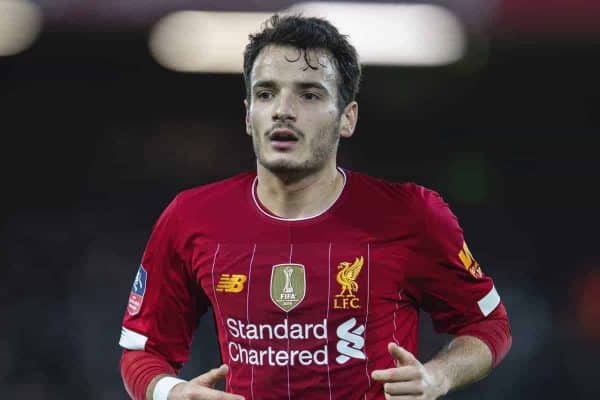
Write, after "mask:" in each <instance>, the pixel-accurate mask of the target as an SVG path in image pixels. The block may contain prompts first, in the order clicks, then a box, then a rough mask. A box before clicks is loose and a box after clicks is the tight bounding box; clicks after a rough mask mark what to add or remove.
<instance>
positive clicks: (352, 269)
mask: <svg viewBox="0 0 600 400" xmlns="http://www.w3.org/2000/svg"><path fill="white" fill-rule="evenodd" d="M363 264H364V259H363V257H362V256H361V257H356V259H355V260H354V262H353V263H349V262H346V261H343V262H341V263H340V264H339V265H338V269H339V271H338V273H337V276H336V280H337V283H339V284H340V286H341V287H342V290H341V291H340V293H339V294H337V295H336V297H342V296H347V297H355V295H354V293H356V292H358V283H356V278H358V274H359V273H360V270H361V269H362V266H363Z"/></svg>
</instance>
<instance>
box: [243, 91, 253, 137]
mask: <svg viewBox="0 0 600 400" xmlns="http://www.w3.org/2000/svg"><path fill="white" fill-rule="evenodd" d="M244 107H246V134H247V135H248V136H252V129H250V105H249V104H248V99H244Z"/></svg>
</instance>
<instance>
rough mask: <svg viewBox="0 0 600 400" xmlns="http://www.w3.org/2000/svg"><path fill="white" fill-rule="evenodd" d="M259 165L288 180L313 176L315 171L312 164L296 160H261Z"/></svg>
mask: <svg viewBox="0 0 600 400" xmlns="http://www.w3.org/2000/svg"><path fill="white" fill-rule="evenodd" d="M259 163H260V165H261V166H262V167H264V168H265V169H267V170H269V172H271V173H273V174H275V175H279V176H281V177H287V178H300V177H303V176H306V175H309V174H311V173H312V172H314V170H315V168H314V167H313V166H311V165H310V163H307V162H298V161H294V160H282V159H279V160H259Z"/></svg>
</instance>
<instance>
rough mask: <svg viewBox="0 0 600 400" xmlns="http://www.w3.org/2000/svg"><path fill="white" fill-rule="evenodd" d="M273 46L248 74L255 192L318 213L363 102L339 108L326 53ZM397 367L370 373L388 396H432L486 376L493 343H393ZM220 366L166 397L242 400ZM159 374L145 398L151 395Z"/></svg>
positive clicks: (277, 206) (286, 211)
mask: <svg viewBox="0 0 600 400" xmlns="http://www.w3.org/2000/svg"><path fill="white" fill-rule="evenodd" d="M307 57H308V59H309V61H310V64H311V65H312V66H316V68H311V67H310V66H308V65H307V63H306V61H305V57H304V53H303V52H302V51H300V50H298V49H296V48H293V47H284V46H268V47H266V48H264V49H263V50H262V51H261V52H260V54H259V55H258V57H257V58H256V60H255V62H254V66H253V70H252V74H251V96H250V98H249V99H246V100H245V101H244V104H245V106H246V133H247V134H248V135H250V136H251V137H252V143H253V147H254V152H255V154H256V160H257V175H258V186H257V196H258V198H259V200H260V201H261V203H262V204H263V205H264V206H265V207H266V208H267V209H268V210H270V211H271V212H272V213H274V214H275V215H277V216H280V217H282V218H307V217H310V216H314V215H318V214H320V213H322V212H324V211H325V210H327V208H329V206H331V204H332V203H333V202H335V200H336V199H337V198H338V196H339V194H340V193H341V191H342V189H343V184H344V182H343V177H342V175H341V174H340V173H339V171H338V170H337V167H336V163H337V148H338V144H339V140H340V138H342V137H345V138H349V137H350V136H352V134H353V133H354V129H355V127H356V122H357V120H358V104H357V103H356V102H355V101H353V102H351V103H349V104H348V105H347V106H345V107H344V109H343V110H340V109H339V108H338V105H337V104H338V103H337V100H338V98H337V96H338V92H337V85H338V79H339V74H338V71H337V69H336V66H335V63H334V62H333V60H332V58H331V56H330V55H329V54H328V52H327V51H324V50H308V54H307ZM277 128H286V129H289V130H291V131H293V132H294V133H295V136H296V137H297V138H298V141H297V142H295V144H294V145H293V146H291V147H289V148H279V147H277V146H275V145H274V144H273V143H272V142H271V140H270V138H269V135H270V134H271V133H272V132H273V130H274V129H277ZM388 350H389V352H390V355H391V356H392V357H393V359H394V360H395V361H396V367H394V368H390V369H386V370H376V371H373V372H372V377H373V379H374V380H376V381H379V382H382V383H384V393H385V397H386V399H388V400H390V399H393V400H409V399H410V400H417V399H418V400H433V399H437V398H439V397H440V396H443V395H445V394H446V393H448V392H449V391H450V390H452V389H454V388H457V387H460V386H463V385H466V384H468V383H471V382H474V381H476V380H479V379H482V378H483V377H484V376H485V375H487V374H488V373H489V371H490V370H491V367H492V355H491V352H490V350H489V348H488V347H487V346H486V345H485V344H484V343H483V342H482V341H480V340H479V339H477V338H474V337H470V336H459V337H456V338H455V339H454V340H453V341H452V342H451V343H450V344H449V345H448V346H447V347H446V348H444V349H443V350H442V351H440V353H438V354H437V355H436V356H435V357H434V358H433V359H432V360H430V361H429V362H427V363H425V364H422V363H421V362H419V360H417V359H416V358H415V357H414V356H413V355H412V354H411V353H409V352H408V351H406V350H405V349H403V348H401V347H399V346H398V345H396V344H394V343H390V344H389V345H388ZM227 372H228V367H227V365H222V366H220V367H219V368H217V369H213V370H211V371H209V372H207V373H205V374H202V375H200V376H198V377H196V378H194V379H192V380H190V381H189V382H185V383H179V384H177V385H176V386H174V387H173V389H172V390H171V392H170V393H169V397H168V398H169V400H216V399H222V400H238V399H243V397H242V396H239V395H234V394H231V393H225V392H222V391H218V390H215V389H214V385H215V384H216V383H217V382H218V381H219V380H221V379H224V378H225V377H226V376H227ZM163 376H166V375H159V376H157V377H155V378H154V379H153V380H152V381H151V382H150V384H149V385H148V389H147V393H146V398H147V399H148V400H151V399H152V393H153V391H154V386H155V385H156V382H157V381H158V380H159V379H160V378H162V377H163Z"/></svg>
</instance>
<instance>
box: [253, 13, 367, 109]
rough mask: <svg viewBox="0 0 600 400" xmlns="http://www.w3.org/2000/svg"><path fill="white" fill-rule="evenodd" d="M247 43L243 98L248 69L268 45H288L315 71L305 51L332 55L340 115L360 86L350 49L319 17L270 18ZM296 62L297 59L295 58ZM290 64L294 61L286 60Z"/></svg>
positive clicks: (355, 55)
mask: <svg viewBox="0 0 600 400" xmlns="http://www.w3.org/2000/svg"><path fill="white" fill-rule="evenodd" d="M249 39H250V42H249V43H248V44H247V45H246V49H245V50H244V83H245V84H246V99H247V100H248V101H250V100H251V81H250V76H251V74H252V67H253V66H254V61H255V60H256V57H258V55H259V53H260V52H261V50H262V49H264V48H265V47H267V46H269V45H279V46H292V47H295V48H297V49H299V50H301V52H300V56H299V57H301V56H302V54H303V55H304V61H305V62H306V65H307V68H312V69H318V67H319V66H318V62H317V61H316V60H315V61H314V62H316V63H317V65H315V64H314V63H311V61H312V60H311V59H310V57H309V55H308V52H307V50H315V49H323V50H326V51H328V52H329V53H330V55H331V56H333V60H334V64H335V66H336V68H337V71H338V84H337V86H338V96H337V98H338V109H339V111H340V112H342V110H343V109H344V107H346V106H347V105H348V104H349V103H350V102H352V101H354V100H355V98H356V94H357V93H358V87H359V84H360V76H361V69H360V63H359V61H358V55H357V54H356V49H355V48H354V46H352V45H351V44H350V42H348V37H347V36H346V35H342V34H340V32H339V31H338V30H337V28H336V27H335V26H333V25H332V24H331V23H330V22H329V21H327V20H325V19H322V18H315V17H302V16H300V15H290V16H279V15H278V14H275V15H273V16H272V17H271V18H269V19H268V20H267V21H266V22H265V23H264V24H263V28H262V31H260V32H258V33H256V34H252V35H249ZM298 59H299V58H298ZM289 61H290V62H294V61H297V59H295V60H294V59H292V60H289Z"/></svg>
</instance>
